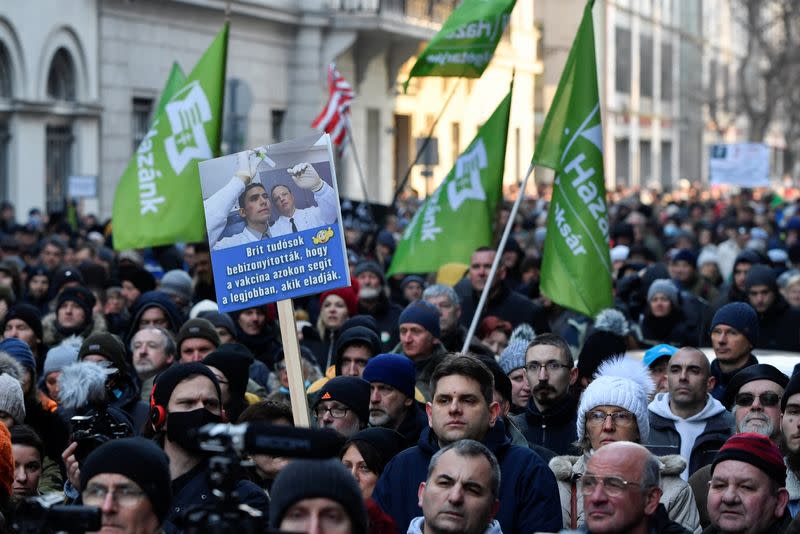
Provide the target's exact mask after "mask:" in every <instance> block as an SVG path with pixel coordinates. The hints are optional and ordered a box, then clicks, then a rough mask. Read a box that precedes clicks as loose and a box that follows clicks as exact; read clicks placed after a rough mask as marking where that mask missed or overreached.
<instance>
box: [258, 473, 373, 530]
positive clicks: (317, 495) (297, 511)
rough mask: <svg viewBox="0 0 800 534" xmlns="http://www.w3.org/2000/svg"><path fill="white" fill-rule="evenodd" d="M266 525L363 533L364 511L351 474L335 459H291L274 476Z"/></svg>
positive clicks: (365, 514) (358, 490) (285, 528)
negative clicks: (267, 523)
mask: <svg viewBox="0 0 800 534" xmlns="http://www.w3.org/2000/svg"><path fill="white" fill-rule="evenodd" d="M270 495H271V497H272V498H271V499H270V505H269V526H270V528H272V529H280V530H281V531H285V532H309V533H314V534H367V512H366V509H365V507H364V500H363V498H362V497H361V490H360V489H359V488H358V484H357V483H356V480H355V478H353V475H352V474H351V473H350V472H349V471H348V470H347V469H345V468H344V466H343V465H342V464H341V462H339V461H338V460H325V461H321V460H294V461H292V462H290V463H289V465H287V466H286V467H284V468H283V469H282V470H281V472H280V474H278V476H277V478H276V479H275V483H274V484H273V485H272V492H271V493H270Z"/></svg>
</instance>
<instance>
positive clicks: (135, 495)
mask: <svg viewBox="0 0 800 534" xmlns="http://www.w3.org/2000/svg"><path fill="white" fill-rule="evenodd" d="M109 493H110V494H111V498H112V499H113V500H114V501H115V502H116V503H117V504H119V505H120V506H124V507H129V506H135V505H136V504H137V503H138V502H139V499H141V498H142V497H143V496H144V492H143V491H142V490H140V489H139V488H136V487H133V486H115V487H114V488H107V487H105V486H101V485H99V484H89V485H88V486H86V489H85V490H83V493H82V494H81V495H82V497H83V503H84V504H86V505H89V506H102V505H103V503H104V502H105V501H106V497H107V496H108V494H109Z"/></svg>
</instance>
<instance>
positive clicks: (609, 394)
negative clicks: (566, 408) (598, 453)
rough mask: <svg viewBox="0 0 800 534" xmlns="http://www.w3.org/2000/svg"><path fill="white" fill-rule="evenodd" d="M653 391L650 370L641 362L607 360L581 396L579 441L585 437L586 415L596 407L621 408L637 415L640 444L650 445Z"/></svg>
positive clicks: (629, 359) (622, 359)
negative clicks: (649, 402) (650, 412)
mask: <svg viewBox="0 0 800 534" xmlns="http://www.w3.org/2000/svg"><path fill="white" fill-rule="evenodd" d="M654 389H655V385H654V384H653V380H652V379H651V378H650V373H649V372H648V370H647V367H646V366H645V365H644V364H643V363H642V362H640V361H639V360H635V359H633V358H625V357H623V356H620V357H614V358H612V359H610V360H607V361H605V362H604V363H603V364H602V365H601V366H600V367H599V368H598V369H597V373H595V375H594V380H593V381H592V383H591V384H589V387H587V388H586V391H584V392H583V395H581V402H580V404H579V405H578V420H577V427H578V441H580V440H582V439H583V436H584V434H585V430H586V412H588V411H589V410H591V409H592V408H594V407H596V406H619V407H620V408H625V409H626V410H628V411H629V412H631V413H632V414H634V415H635V416H636V424H637V425H638V427H639V438H640V440H639V441H640V442H641V443H647V439H648V437H649V434H650V420H649V418H648V417H647V404H648V398H649V397H648V396H649V395H650V393H651V392H652V391H653V390H654Z"/></svg>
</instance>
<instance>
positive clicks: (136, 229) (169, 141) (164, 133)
mask: <svg viewBox="0 0 800 534" xmlns="http://www.w3.org/2000/svg"><path fill="white" fill-rule="evenodd" d="M227 50H228V24H227V23H226V24H225V26H224V27H223V28H222V30H221V31H220V32H219V33H218V34H217V36H216V38H215V39H214V41H213V42H212V43H211V46H209V47H208V49H207V50H206V52H205V54H203V57H202V58H200V61H199V62H198V63H197V65H196V66H195V67H194V69H193V70H192V72H191V73H190V74H189V77H188V78H187V79H186V81H185V82H184V83H183V84H181V85H180V86H179V87H178V88H177V89H175V86H176V85H178V82H177V81H175V80H174V79H173V75H175V76H177V74H175V73H176V69H175V68H174V67H173V72H172V74H171V75H170V80H169V81H168V82H167V87H166V88H165V91H164V94H165V95H166V94H168V91H169V90H170V88H173V90H172V94H171V96H169V98H168V99H167V100H166V102H165V103H164V105H163V107H161V104H162V103H163V101H164V99H165V98H166V97H165V96H162V102H159V108H158V109H157V112H156V116H155V119H154V120H153V123H152V125H151V126H150V129H149V131H148V132H147V135H145V138H144V139H143V140H142V142H141V144H140V145H139V148H138V149H137V151H136V153H135V154H134V155H133V157H132V158H131V160H130V162H128V167H127V168H126V169H125V173H124V174H123V175H122V178H120V181H119V184H118V185H117V190H116V193H115V196H114V209H113V215H112V221H113V230H114V248H115V249H117V250H123V249H128V248H142V247H151V246H157V245H169V244H172V243H176V242H179V241H186V242H193V241H203V240H204V239H205V231H206V225H205V216H204V214H203V198H202V195H201V192H200V177H199V174H198V172H197V163H198V162H200V161H203V160H207V159H210V158H213V157H214V156H216V155H218V154H219V144H220V141H221V137H222V136H221V133H222V106H223V101H224V94H225V62H226V58H227ZM179 70H180V69H178V71H179Z"/></svg>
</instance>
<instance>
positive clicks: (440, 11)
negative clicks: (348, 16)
mask: <svg viewBox="0 0 800 534" xmlns="http://www.w3.org/2000/svg"><path fill="white" fill-rule="evenodd" d="M327 3H328V7H329V8H330V9H332V10H334V11H344V12H349V13H364V14H374V15H386V16H391V17H401V18H409V19H417V20H423V21H427V22H434V23H438V24H441V23H443V22H444V21H445V20H447V17H449V16H450V14H451V13H452V12H453V9H455V8H456V6H458V4H460V3H461V0H327Z"/></svg>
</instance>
